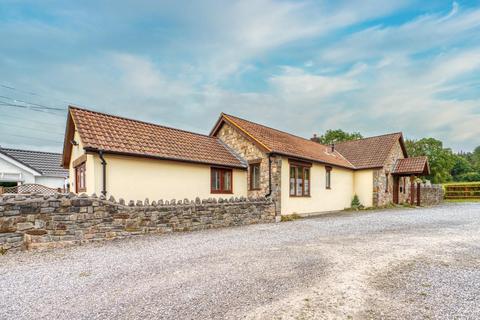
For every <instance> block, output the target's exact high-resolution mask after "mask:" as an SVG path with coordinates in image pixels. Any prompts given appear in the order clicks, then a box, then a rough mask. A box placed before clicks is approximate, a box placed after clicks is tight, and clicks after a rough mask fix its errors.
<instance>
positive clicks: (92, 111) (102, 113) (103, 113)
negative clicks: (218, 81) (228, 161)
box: [68, 105, 218, 139]
mask: <svg viewBox="0 0 480 320" xmlns="http://www.w3.org/2000/svg"><path fill="white" fill-rule="evenodd" d="M68 107H69V108H71V109H77V110H82V111H87V112H91V113H96V114H100V115H104V116H107V117H112V118H117V119H122V120H128V121H133V122H137V123H142V124H146V125H151V126H155V127H160V128H164V129H170V130H175V131H181V132H185V133H190V134H194V135H197V136H202V137H207V138H215V139H218V138H217V137H212V136H210V135H207V134H203V133H198V132H193V131H188V130H184V129H179V128H173V127H169V126H165V125H162V124H157V123H152V122H147V121H143V120H137V119H131V118H127V117H122V116H117V115H114V114H110V113H106V112H101V111H95V110H90V109H86V108H80V107H77V106H73V105H69V106H68Z"/></svg>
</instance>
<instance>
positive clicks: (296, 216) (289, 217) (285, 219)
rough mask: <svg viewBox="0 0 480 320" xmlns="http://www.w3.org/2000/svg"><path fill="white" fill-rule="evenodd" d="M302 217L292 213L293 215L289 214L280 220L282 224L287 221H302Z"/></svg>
mask: <svg viewBox="0 0 480 320" xmlns="http://www.w3.org/2000/svg"><path fill="white" fill-rule="evenodd" d="M301 218H302V217H301V216H300V215H298V214H296V213H292V214H287V215H282V217H281V218H280V221H281V222H286V221H293V220H298V219H301Z"/></svg>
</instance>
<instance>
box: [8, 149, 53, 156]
mask: <svg viewBox="0 0 480 320" xmlns="http://www.w3.org/2000/svg"><path fill="white" fill-rule="evenodd" d="M0 150H10V151H24V152H37V153H48V154H55V155H60V156H61V155H62V154H61V153H58V152H51V151H38V150H26V149H15V148H4V147H0Z"/></svg>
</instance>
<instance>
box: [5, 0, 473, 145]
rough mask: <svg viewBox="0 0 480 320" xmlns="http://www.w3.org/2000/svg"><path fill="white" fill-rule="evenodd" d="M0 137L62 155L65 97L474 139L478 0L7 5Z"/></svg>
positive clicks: (154, 112)
mask: <svg viewBox="0 0 480 320" xmlns="http://www.w3.org/2000/svg"><path fill="white" fill-rule="evenodd" d="M0 39H2V41H1V42H0V70H1V72H0V145H2V146H9V147H21V148H32V149H39V150H52V151H61V145H62V135H63V132H64V126H65V118H66V113H65V111H61V110H49V111H46V112H45V111H43V112H41V111H38V110H37V111H35V110H32V109H25V108H21V107H12V106H8V105H7V104H16V105H20V106H31V103H35V104H37V105H38V104H39V105H42V106H48V107H53V108H58V109H63V108H65V107H66V106H67V105H68V104H69V103H72V104H76V105H79V106H84V107H87V108H90V109H95V110H99V111H104V112H109V113H114V114H118V115H122V116H126V117H133V118H137V119H141V120H145V121H149V122H155V123H159V124H165V125H169V126H174V127H179V128H182V129H187V130H192V131H197V132H200V133H208V131H209V130H210V128H211V127H212V126H213V123H214V122H215V120H216V119H217V117H218V115H219V113H220V112H222V111H223V112H226V113H231V114H235V115H238V116H241V117H245V118H247V119H251V120H253V121H257V122H260V123H264V124H266V125H269V126H273V127H276V128H279V129H282V130H286V131H289V132H292V133H295V134H298V135H301V136H304V137H307V138H308V137H310V136H311V135H312V134H313V133H322V132H323V131H325V130H326V129H335V128H342V129H344V130H347V131H360V132H361V133H362V134H364V135H366V136H368V135H375V134H382V133H386V132H392V131H403V132H404V134H405V136H406V137H407V138H416V139H418V138H422V137H427V136H428V137H435V138H438V139H441V140H443V141H444V142H445V144H446V146H448V147H452V148H453V149H454V150H467V151H468V150H471V149H473V148H474V147H475V146H477V145H480V138H479V137H480V72H479V71H480V3H479V1H458V2H451V1H368V0H367V1H267V0H258V1H248V0H244V1H195V2H194V3H193V4H192V3H191V1H184V2H183V1H121V0H117V1H47V0H45V1H9V0H3V1H2V2H1V4H0Z"/></svg>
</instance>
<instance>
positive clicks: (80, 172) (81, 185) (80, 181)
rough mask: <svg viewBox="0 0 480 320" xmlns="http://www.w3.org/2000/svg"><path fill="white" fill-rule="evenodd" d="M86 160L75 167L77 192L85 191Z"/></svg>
mask: <svg viewBox="0 0 480 320" xmlns="http://www.w3.org/2000/svg"><path fill="white" fill-rule="evenodd" d="M86 189H87V188H86V186H85V162H84V163H82V164H79V165H78V166H76V167H75V192H77V193H79V192H85V191H86Z"/></svg>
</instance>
